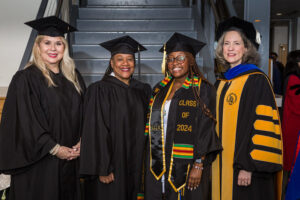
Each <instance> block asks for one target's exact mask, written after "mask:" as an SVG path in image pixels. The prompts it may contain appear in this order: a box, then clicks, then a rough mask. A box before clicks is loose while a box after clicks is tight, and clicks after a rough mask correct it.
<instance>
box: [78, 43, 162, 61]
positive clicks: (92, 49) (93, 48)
mask: <svg viewBox="0 0 300 200" xmlns="http://www.w3.org/2000/svg"><path fill="white" fill-rule="evenodd" d="M143 46H144V47H145V48H146V49H147V51H143V52H141V57H142V58H162V56H163V54H162V53H161V52H159V49H160V48H161V47H162V45H143ZM110 55H111V54H110V52H109V51H107V50H106V49H104V48H103V47H101V46H99V45H73V57H74V58H79V59H89V58H110Z"/></svg>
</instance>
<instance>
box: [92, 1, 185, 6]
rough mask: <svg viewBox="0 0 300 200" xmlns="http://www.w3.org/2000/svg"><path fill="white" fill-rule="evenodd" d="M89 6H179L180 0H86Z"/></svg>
mask: <svg viewBox="0 0 300 200" xmlns="http://www.w3.org/2000/svg"><path fill="white" fill-rule="evenodd" d="M88 5H89V6H97V5H101V6H103V5H107V6H111V5H112V6H137V5H139V6H149V5H169V6H172V5H174V6H180V5H182V2H181V0H88Z"/></svg>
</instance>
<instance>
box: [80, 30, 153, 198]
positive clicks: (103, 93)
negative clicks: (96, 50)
mask: <svg viewBox="0 0 300 200" xmlns="http://www.w3.org/2000/svg"><path fill="white" fill-rule="evenodd" d="M101 46H103V47H104V48H106V49H107V50H109V51H110V52H111V59H110V63H109V67H108V68H107V71H106V73H105V75H104V77H103V79H102V80H101V81H97V82H95V83H94V84H92V85H91V86H89V88H88V90H87V94H86V97H85V103H84V123H83V132H82V148H81V158H80V174H81V175H83V176H84V177H85V199H87V200H98V199H106V200H116V199H118V200H133V199H136V196H137V191H138V189H139V188H138V187H139V185H140V174H141V168H142V157H143V150H144V142H145V137H144V125H145V122H146V111H147V104H148V101H149V98H150V94H151V88H150V86H149V85H148V84H144V83H141V82H140V81H137V80H135V79H134V78H132V75H133V72H134V69H135V56H134V54H135V53H136V52H137V51H138V49H139V50H140V51H143V50H145V48H144V47H143V46H141V45H140V44H139V43H137V42H136V41H135V40H133V39H132V38H131V37H129V36H124V37H120V38H117V39H114V40H111V41H107V42H104V43H101Z"/></svg>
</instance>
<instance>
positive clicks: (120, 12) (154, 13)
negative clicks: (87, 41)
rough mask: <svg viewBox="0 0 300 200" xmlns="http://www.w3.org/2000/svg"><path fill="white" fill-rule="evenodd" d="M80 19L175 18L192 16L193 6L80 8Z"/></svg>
mask: <svg viewBox="0 0 300 200" xmlns="http://www.w3.org/2000/svg"><path fill="white" fill-rule="evenodd" d="M79 18H80V19H168V18H171V19H174V18H191V8H187V7H177V8H153V7H148V8H136V7H133V8H80V9H79Z"/></svg>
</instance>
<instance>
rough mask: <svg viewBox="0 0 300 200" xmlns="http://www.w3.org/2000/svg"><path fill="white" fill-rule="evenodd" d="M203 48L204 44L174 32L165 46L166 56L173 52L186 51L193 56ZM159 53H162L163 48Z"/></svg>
mask: <svg viewBox="0 0 300 200" xmlns="http://www.w3.org/2000/svg"><path fill="white" fill-rule="evenodd" d="M204 46H205V43H203V42H200V41H199V40H196V39H193V38H190V37H188V36H185V35H182V34H180V33H176V32H175V33H174V34H173V35H172V36H171V37H170V39H169V40H168V41H167V42H166V44H165V48H166V52H167V54H169V53H171V52H175V51H187V52H190V53H191V54H193V56H195V55H196V54H197V53H198V52H199V51H200V50H201V49H202V47H204ZM159 51H160V52H164V46H163V47H162V48H161V49H160V50H159Z"/></svg>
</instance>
